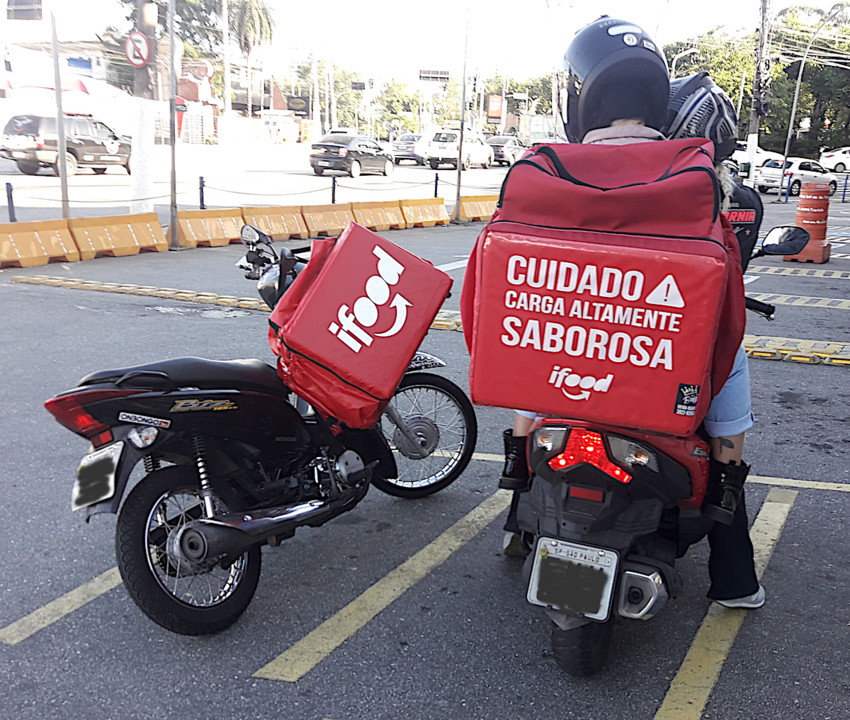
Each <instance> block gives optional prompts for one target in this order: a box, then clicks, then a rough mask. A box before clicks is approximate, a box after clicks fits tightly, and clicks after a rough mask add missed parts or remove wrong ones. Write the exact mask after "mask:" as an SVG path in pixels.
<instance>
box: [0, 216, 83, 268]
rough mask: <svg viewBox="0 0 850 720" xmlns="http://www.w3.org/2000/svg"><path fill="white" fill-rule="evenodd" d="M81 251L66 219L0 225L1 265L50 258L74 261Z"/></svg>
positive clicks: (35, 262)
mask: <svg viewBox="0 0 850 720" xmlns="http://www.w3.org/2000/svg"><path fill="white" fill-rule="evenodd" d="M79 259H80V251H79V249H78V248H77V245H76V244H75V243H74V239H73V238H72V237H71V232H70V230H68V221H67V220H39V221H36V222H23V223H3V224H2V225H0V267H32V266H34V265H47V263H49V262H50V261H51V260H60V261H63V262H76V261H77V260H79Z"/></svg>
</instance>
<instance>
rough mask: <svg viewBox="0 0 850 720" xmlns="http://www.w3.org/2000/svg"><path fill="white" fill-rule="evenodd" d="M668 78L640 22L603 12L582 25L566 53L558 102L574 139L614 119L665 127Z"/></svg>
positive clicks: (658, 52)
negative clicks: (605, 14) (599, 16)
mask: <svg viewBox="0 0 850 720" xmlns="http://www.w3.org/2000/svg"><path fill="white" fill-rule="evenodd" d="M668 94H669V80H668V75H667V62H666V60H665V59H664V55H663V53H662V52H661V49H660V48H659V47H658V46H657V45H656V44H655V43H654V42H653V41H652V40H651V39H650V37H649V36H648V35H647V34H646V33H645V32H644V31H643V30H642V29H641V28H639V27H638V26H637V25H633V24H632V23H629V22H626V21H624V20H615V19H613V18H609V17H607V16H603V17H601V18H599V20H596V21H595V22H592V23H591V24H590V25H588V26H587V27H585V28H583V29H581V30H579V31H578V32H577V33H576V35H575V37H574V38H573V41H572V42H571V43H570V46H569V47H568V48H567V51H566V53H564V65H563V71H562V72H561V74H560V77H559V82H558V106H559V108H558V109H559V111H560V113H561V119H562V120H563V121H564V129H565V130H566V133H567V137H568V138H569V140H570V142H581V140H582V138H583V137H584V135H585V133H587V132H588V131H589V130H594V129H596V128H602V127H607V126H609V125H610V124H611V123H612V122H613V121H614V120H619V119H627V118H639V119H641V120H642V121H643V123H644V124H645V125H647V126H649V127H652V128H655V129H656V130H658V129H660V128H661V127H662V126H663V125H664V121H665V120H666V119H667V98H668Z"/></svg>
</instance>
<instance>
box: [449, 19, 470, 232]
mask: <svg viewBox="0 0 850 720" xmlns="http://www.w3.org/2000/svg"><path fill="white" fill-rule="evenodd" d="M468 49H469V11H468V10H467V13H466V37H465V39H464V41H463V92H462V93H461V99H460V142H459V143H458V146H457V195H456V197H455V208H454V210H453V211H452V221H453V222H459V221H460V191H461V187H460V184H461V177H462V173H463V129H464V126H465V125H466V57H467V50H468Z"/></svg>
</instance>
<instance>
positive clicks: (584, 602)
mask: <svg viewBox="0 0 850 720" xmlns="http://www.w3.org/2000/svg"><path fill="white" fill-rule="evenodd" d="M619 563H620V557H619V555H618V554H617V552H616V551H614V550H608V549H606V548H598V547H591V546H589V545H581V544H579V543H573V542H567V541H566V540H556V539H554V538H546V537H541V538H540V539H539V540H538V542H537V547H536V548H535V551H534V564H533V566H532V568H531V577H530V579H529V582H528V593H527V595H526V597H527V599H528V602H530V603H532V604H533V605H541V606H543V607H547V608H551V609H554V610H560V611H564V612H567V613H570V614H573V615H583V616H584V617H586V618H588V619H590V620H598V621H599V622H604V621H606V620H607V619H608V617H609V616H610V614H611V602H612V599H613V597H614V585H615V584H616V579H617V568H618V567H619Z"/></svg>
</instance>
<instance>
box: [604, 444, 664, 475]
mask: <svg viewBox="0 0 850 720" xmlns="http://www.w3.org/2000/svg"><path fill="white" fill-rule="evenodd" d="M608 447H609V449H610V450H611V458H612V459H613V460H615V461H617V462H618V463H620V464H622V465H628V466H629V467H646V468H649V469H650V470H652V471H654V472H659V470H658V457H657V456H656V454H655V453H654V452H652V450H650V449H649V448H648V447H646V446H645V445H642V444H640V443H637V442H635V441H634V440H630V439H629V438H624V437H618V436H617V435H609V436H608Z"/></svg>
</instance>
